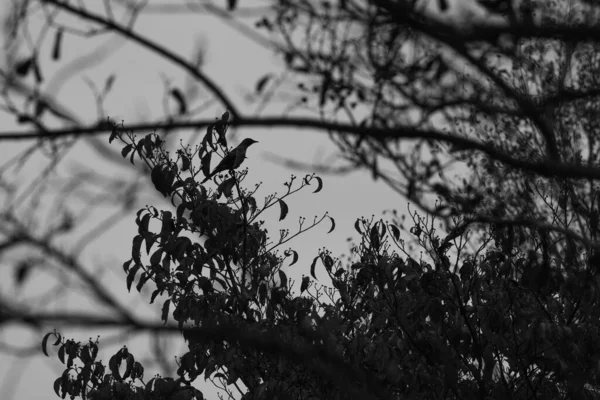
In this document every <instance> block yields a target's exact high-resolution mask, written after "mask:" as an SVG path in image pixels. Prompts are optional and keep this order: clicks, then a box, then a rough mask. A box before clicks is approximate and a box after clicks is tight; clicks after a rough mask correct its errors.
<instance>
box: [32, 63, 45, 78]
mask: <svg viewBox="0 0 600 400" xmlns="http://www.w3.org/2000/svg"><path fill="white" fill-rule="evenodd" d="M32 66H33V73H34V74H35V81H36V82H37V83H41V82H43V81H44V77H43V76H42V71H41V70H40V65H39V64H38V62H37V58H34V59H33V64H32Z"/></svg>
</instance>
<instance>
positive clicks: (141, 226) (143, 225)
mask: <svg viewBox="0 0 600 400" xmlns="http://www.w3.org/2000/svg"><path fill="white" fill-rule="evenodd" d="M149 225H150V214H145V215H144V216H143V217H142V219H141V221H140V222H139V223H138V234H140V235H142V234H144V233H148V226H149Z"/></svg>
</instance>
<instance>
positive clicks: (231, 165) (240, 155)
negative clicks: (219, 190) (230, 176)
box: [201, 138, 258, 183]
mask: <svg viewBox="0 0 600 400" xmlns="http://www.w3.org/2000/svg"><path fill="white" fill-rule="evenodd" d="M254 143H258V142H257V141H256V140H254V139H250V138H247V139H244V140H242V143H240V144H239V145H238V147H236V148H235V149H233V150H231V151H230V152H229V153H227V154H226V155H225V157H223V159H222V160H221V162H220V163H219V164H218V165H217V166H216V167H215V169H213V171H212V172H211V173H210V174H209V175H208V176H207V177H206V178H204V180H203V181H202V182H201V183H205V182H206V181H208V180H209V179H211V178H212V177H213V176H215V175H216V174H218V173H219V172H223V171H231V170H234V169H236V168H238V167H239V166H240V165H242V163H243V162H244V160H245V159H246V150H247V149H248V146H251V145H253V144H254Z"/></svg>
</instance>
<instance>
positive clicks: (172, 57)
mask: <svg viewBox="0 0 600 400" xmlns="http://www.w3.org/2000/svg"><path fill="white" fill-rule="evenodd" d="M41 1H42V3H46V4H52V5H54V6H56V7H57V8H60V9H62V10H65V11H67V12H69V13H71V14H74V15H77V16H79V17H81V18H85V19H87V20H90V21H93V22H96V23H98V24H100V25H104V26H105V27H107V28H109V29H111V30H113V31H115V32H118V33H119V34H121V35H123V36H125V37H126V38H129V39H131V40H132V41H134V42H137V43H138V44H140V45H142V46H144V47H145V48H147V49H149V50H152V51H153V52H155V53H157V54H159V55H160V56H162V57H163V58H164V59H166V60H169V61H172V62H173V63H174V64H177V65H179V66H180V67H182V68H183V69H185V70H186V71H187V72H188V73H189V74H190V75H192V76H194V77H195V78H196V79H198V80H199V81H200V82H202V83H203V84H204V85H205V86H206V87H208V88H209V89H210V91H211V92H212V93H213V94H214V95H215V96H216V97H217V98H218V99H219V100H220V101H221V102H222V103H223V105H224V107H225V108H227V109H228V110H230V112H231V114H232V115H233V116H234V117H237V116H238V115H239V111H238V110H237V108H236V107H235V106H234V104H233V102H232V101H231V100H230V99H229V98H228V97H227V96H226V95H225V93H223V91H222V90H221V89H220V88H219V87H218V86H217V85H216V84H215V83H214V82H213V81H212V80H211V79H210V78H209V77H207V76H206V75H205V74H203V73H202V72H201V71H200V69H199V68H198V67H196V66H194V65H192V64H191V63H189V62H188V61H186V60H184V59H183V58H181V57H180V56H178V55H177V54H175V53H173V52H171V51H169V50H168V49H166V48H164V47H162V46H160V45H158V44H156V43H154V42H152V41H150V40H148V39H146V38H144V37H142V36H140V35H139V34H137V33H134V32H132V31H131V30H130V29H127V28H124V27H122V26H120V25H118V24H116V23H114V22H112V21H109V20H107V19H105V18H102V17H101V16H99V15H97V14H93V13H91V12H89V11H87V10H84V9H82V8H78V7H74V6H72V5H70V4H68V3H66V2H63V1H59V0H41Z"/></svg>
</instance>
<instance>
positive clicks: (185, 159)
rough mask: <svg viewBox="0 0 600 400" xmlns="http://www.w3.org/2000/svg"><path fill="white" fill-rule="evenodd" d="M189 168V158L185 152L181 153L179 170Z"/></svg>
mask: <svg viewBox="0 0 600 400" xmlns="http://www.w3.org/2000/svg"><path fill="white" fill-rule="evenodd" d="M188 169H190V159H189V158H188V156H186V155H185V154H182V155H181V170H182V171H187V170H188Z"/></svg>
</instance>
